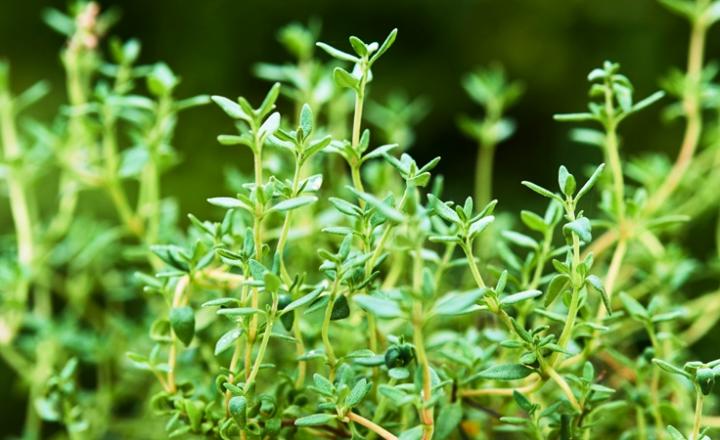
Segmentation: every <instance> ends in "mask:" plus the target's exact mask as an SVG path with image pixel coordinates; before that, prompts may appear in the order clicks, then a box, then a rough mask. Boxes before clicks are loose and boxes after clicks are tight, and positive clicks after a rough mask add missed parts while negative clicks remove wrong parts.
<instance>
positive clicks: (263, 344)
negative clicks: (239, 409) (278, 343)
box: [244, 293, 279, 393]
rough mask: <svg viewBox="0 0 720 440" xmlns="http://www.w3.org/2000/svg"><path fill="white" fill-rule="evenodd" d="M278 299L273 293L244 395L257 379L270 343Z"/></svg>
mask: <svg viewBox="0 0 720 440" xmlns="http://www.w3.org/2000/svg"><path fill="white" fill-rule="evenodd" d="M278 298H279V297H278V295H277V294H275V293H273V300H272V306H271V309H270V314H269V315H268V317H267V320H266V321H265V332H264V333H263V338H262V340H261V341H260V346H259V348H258V353H257V356H255V363H254V364H253V366H252V370H251V371H250V375H249V376H248V378H247V381H246V382H245V388H244V390H245V393H247V392H248V391H249V390H250V387H251V386H252V385H253V383H254V382H255V378H256V377H257V374H258V371H259V370H260V365H261V364H262V361H263V358H264V357H265V351H266V350H267V346H268V342H269V341H270V335H271V334H272V328H273V324H274V323H275V315H276V314H277V308H278Z"/></svg>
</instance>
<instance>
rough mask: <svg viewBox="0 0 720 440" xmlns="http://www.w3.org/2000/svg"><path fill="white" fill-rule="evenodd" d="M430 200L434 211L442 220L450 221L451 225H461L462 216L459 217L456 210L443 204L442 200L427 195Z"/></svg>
mask: <svg viewBox="0 0 720 440" xmlns="http://www.w3.org/2000/svg"><path fill="white" fill-rule="evenodd" d="M427 197H428V200H429V201H430V205H431V207H432V209H433V210H434V211H435V212H436V213H437V214H438V215H439V216H440V217H442V218H444V219H445V220H447V221H449V222H450V223H455V224H460V223H462V220H460V216H458V214H457V212H455V210H454V209H452V208H451V207H449V206H448V205H447V203H445V202H443V201H442V200H440V199H438V198H437V197H435V196H434V195H433V194H428V195H427Z"/></svg>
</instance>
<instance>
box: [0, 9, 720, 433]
mask: <svg viewBox="0 0 720 440" xmlns="http://www.w3.org/2000/svg"><path fill="white" fill-rule="evenodd" d="M661 3H662V4H663V5H664V6H666V7H667V8H668V9H670V10H671V11H672V12H674V13H676V14H678V15H680V16H682V17H684V19H686V20H687V21H688V22H689V23H690V29H691V32H690V42H689V50H688V63H687V69H686V70H685V71H673V72H671V73H670V74H669V75H667V76H665V77H664V79H663V80H662V87H663V89H664V90H665V92H657V93H654V94H651V95H650V96H648V97H642V98H641V99H637V98H636V97H635V94H634V91H633V86H632V84H631V82H630V80H629V79H628V78H627V77H626V76H625V75H623V74H622V73H620V66H619V65H618V64H616V63H613V62H605V63H604V64H603V65H602V66H600V67H598V68H596V69H594V70H592V72H590V74H589V75H588V81H589V90H590V92H589V103H588V107H587V110H586V111H585V112H581V113H563V114H559V115H557V116H556V119H557V120H558V121H566V122H571V123H573V124H574V125H575V128H574V129H573V130H572V132H571V135H572V137H573V138H574V139H575V140H577V141H579V142H581V143H585V144H590V145H591V146H594V147H596V148H597V150H598V151H599V153H600V154H597V155H596V156H597V159H592V160H588V162H589V163H588V167H587V169H583V170H573V171H575V174H573V173H571V172H570V171H569V170H568V169H567V168H566V167H564V166H559V167H558V168H559V169H558V173H557V185H553V186H552V187H548V188H546V187H543V186H540V185H537V184H535V183H531V182H527V181H525V182H522V186H521V184H520V182H518V190H519V191H520V190H524V191H527V195H528V197H533V198H536V199H535V200H542V201H543V203H544V204H545V208H544V210H542V211H541V212H533V211H530V210H522V211H520V212H519V213H507V212H502V204H499V205H498V202H497V201H496V200H493V199H492V191H491V182H492V171H493V167H492V158H493V153H494V151H495V149H496V148H497V147H498V145H499V144H500V143H501V142H502V141H503V140H505V139H506V138H507V137H509V136H511V135H512V134H513V131H514V130H515V126H514V123H513V122H512V120H511V119H510V118H509V117H508V116H507V113H508V111H509V110H510V109H511V106H512V104H513V103H514V102H515V101H516V100H517V99H521V95H522V91H523V86H522V85H521V84H520V83H519V82H516V81H513V80H510V79H508V78H507V77H506V75H505V73H504V72H503V70H502V68H500V67H499V66H493V67H491V68H488V69H479V70H478V71H476V72H474V73H472V74H470V75H468V76H467V77H466V78H465V79H464V80H463V81H462V85H463V87H464V88H465V89H466V90H467V92H468V95H469V97H470V98H471V99H472V100H473V101H475V102H476V103H477V104H478V105H479V106H480V107H481V111H480V112H479V113H480V116H479V117H477V116H463V117H461V118H460V119H459V120H458V123H459V127H460V129H461V130H462V131H463V132H464V133H465V134H467V135H468V136H469V137H471V138H472V139H474V140H475V141H476V142H477V144H478V160H477V163H476V166H475V167H474V173H475V176H476V179H475V185H474V188H472V189H470V190H468V192H469V193H470V192H471V193H473V196H471V197H468V198H467V199H465V200H463V201H460V202H453V201H450V200H446V198H445V197H444V196H443V180H442V178H441V177H440V176H435V175H433V174H431V172H432V171H433V169H434V168H435V167H436V165H437V164H438V162H439V160H440V158H439V157H438V158H436V159H433V160H431V161H429V162H428V163H417V162H416V161H415V160H414V159H413V158H412V157H411V156H410V155H409V154H408V153H407V152H406V151H407V149H408V147H409V145H411V144H412V141H413V139H414V132H413V126H414V124H417V123H419V122H420V121H421V120H422V118H423V117H424V116H425V115H426V113H427V103H426V102H425V101H423V100H421V99H418V100H409V99H408V98H406V97H403V96H401V95H392V96H391V97H390V99H389V100H388V101H387V102H386V103H384V104H381V103H378V102H373V101H370V95H369V92H370V86H371V84H372V83H373V82H376V81H382V59H383V58H384V57H388V56H391V53H392V51H389V50H390V49H391V47H392V45H393V44H394V43H395V40H396V37H397V35H398V32H397V30H393V31H391V32H390V33H389V34H388V35H387V37H386V38H385V39H383V40H382V41H379V42H373V43H366V42H364V41H362V40H361V39H359V38H357V37H350V40H349V47H348V48H336V47H333V46H330V45H328V44H325V43H323V42H318V41H317V40H318V38H319V27H318V26H317V25H315V24H312V23H311V24H310V25H309V26H307V27H306V26H301V25H298V24H292V25H289V26H287V27H285V28H283V29H282V31H281V32H280V34H279V36H280V41H281V42H282V43H283V44H284V45H285V46H286V47H287V49H288V51H289V52H290V53H291V55H292V56H293V57H294V60H295V61H294V62H293V63H290V64H283V65H272V64H259V65H258V66H256V73H257V74H258V75H259V76H260V77H262V78H264V79H267V80H269V81H271V82H274V84H273V85H272V86H271V87H269V91H268V92H267V94H266V96H265V98H264V99H263V100H262V101H261V102H259V103H250V102H249V101H248V100H246V99H245V98H242V97H240V98H238V99H234V98H226V97H222V96H211V97H206V96H199V97H194V98H189V99H182V100H177V99H176V98H174V96H173V91H174V89H175V87H176V86H177V84H178V81H179V79H178V77H176V76H175V75H174V74H173V73H172V71H171V70H170V69H169V67H167V66H166V65H165V64H162V63H159V64H155V65H151V66H137V65H135V61H136V60H137V58H138V54H139V49H140V47H139V44H138V43H137V42H136V41H134V40H131V41H127V42H119V41H116V40H110V44H109V48H110V55H111V58H110V59H109V60H105V59H104V58H103V57H102V55H101V52H100V50H99V39H100V37H102V36H103V35H104V34H105V33H106V30H107V28H108V26H109V25H110V24H111V22H112V20H113V17H114V16H113V15H112V14H111V13H106V14H100V13H99V9H98V7H97V6H96V5H95V4H94V3H81V4H78V5H77V6H76V8H75V9H74V10H73V11H72V14H71V15H70V16H68V15H64V14H61V13H59V12H56V11H52V12H48V13H47V14H46V20H47V22H48V23H49V24H50V25H51V26H52V27H53V28H55V29H57V30H58V31H60V32H61V33H63V34H65V35H66V36H67V37H68V43H67V45H66V47H65V49H64V50H63V53H62V61H63V65H64V67H65V69H66V71H67V87H68V99H69V102H68V105H67V106H64V107H63V108H61V109H60V111H59V112H58V116H57V118H56V119H55V120H53V121H51V122H50V123H43V122H39V121H35V120H32V119H29V118H24V117H23V116H24V114H23V113H22V111H23V110H24V109H25V108H26V107H27V106H29V105H31V104H33V103H34V102H35V101H37V100H38V99H40V98H41V97H42V95H43V94H44V93H45V91H46V86H45V85H44V83H40V84H38V85H36V86H33V87H32V88H30V89H29V90H27V91H25V92H22V93H20V94H13V93H12V92H11V91H10V86H9V75H8V72H9V69H8V67H7V64H6V63H3V64H1V65H0V133H1V134H2V147H3V150H2V151H3V153H2V159H3V161H2V168H1V169H0V170H1V171H0V172H1V175H2V177H3V185H4V188H6V190H7V195H8V199H9V207H10V213H11V215H12V219H13V221H14V226H15V229H14V233H13V234H11V235H10V236H9V237H8V238H7V240H8V241H7V243H8V245H7V246H4V247H3V254H2V260H0V264H1V265H0V280H2V285H3V286H4V287H3V296H2V309H1V312H2V314H1V315H0V344H1V345H0V349H1V350H2V351H1V353H2V356H3V359H4V361H5V362H6V363H7V364H8V365H9V366H11V367H12V368H13V369H14V370H15V371H16V374H17V376H18V378H19V379H21V380H22V382H23V384H24V385H25V386H26V389H27V393H28V411H27V417H26V421H25V431H24V433H23V438H28V439H34V438H41V437H43V438H44V437H45V436H47V435H51V433H52V435H56V436H59V437H61V438H62V437H64V436H67V437H70V438H78V439H80V438H115V437H114V436H119V437H120V438H165V437H180V438H194V437H195V438H200V437H209V438H223V439H225V438H228V439H229V438H240V439H256V438H257V439H273V438H297V439H304V438H317V437H321V438H368V439H371V438H384V439H398V438H399V439H402V440H409V439H425V440H428V439H471V438H472V439H486V438H531V439H545V438H548V439H555V438H559V439H591V438H592V439H595V438H596V439H608V438H623V439H624V438H627V439H631V438H639V439H672V440H676V439H693V440H698V439H703V438H705V439H709V438H711V437H710V435H711V432H712V431H711V430H710V429H711V428H715V427H720V418H718V417H716V416H712V415H710V414H712V410H715V409H716V408H715V400H716V399H715V398H714V396H713V394H712V391H713V385H714V382H715V378H716V377H717V376H720V359H719V360H704V361H697V360H692V359H694V357H693V353H692V352H691V351H690V350H689V346H691V345H692V344H693V343H694V342H696V341H698V340H699V339H700V338H702V337H703V336H704V335H706V334H707V333H708V332H710V331H711V330H713V328H714V327H715V324H716V323H717V321H718V318H719V317H720V314H718V312H720V291H718V287H717V276H716V273H715V272H713V271H714V270H715V269H714V268H713V264H714V262H713V261H696V260H694V259H692V258H690V257H689V251H688V249H687V244H686V243H685V242H686V235H687V231H688V230H689V229H690V228H692V226H693V224H694V223H695V222H697V221H698V220H699V219H703V218H707V217H708V216H711V215H713V214H716V213H717V211H718V200H719V198H720V195H719V194H718V188H720V173H718V169H719V168H718V167H719V166H720V136H719V135H718V134H719V133H720V130H719V128H720V119H719V116H720V93H718V90H719V89H718V87H717V85H716V84H714V83H713V82H712V81H713V78H714V76H715V74H716V73H717V72H716V70H717V68H716V66H714V65H712V64H707V63H706V62H705V61H704V47H705V42H706V36H707V32H708V30H709V28H710V27H711V26H712V25H713V24H714V23H715V22H716V21H718V20H720V1H714V2H711V1H710V0H697V1H693V0H662V1H661ZM375 74H377V77H375ZM143 84H144V85H145V86H143ZM582 92H583V91H581V90H579V91H577V93H582ZM665 93H667V95H669V96H668V97H665ZM146 95H147V96H146ZM658 101H661V103H663V104H665V105H666V106H667V107H666V110H665V115H666V116H667V118H668V119H678V120H680V121H681V123H682V124H684V135H683V137H682V140H681V141H680V147H679V151H678V152H677V158H676V159H675V160H674V161H671V160H668V159H667V158H666V157H665V156H664V155H662V154H659V153H648V154H647V155H646V156H644V157H640V158H632V159H629V158H623V157H622V155H621V146H622V136H621V134H622V126H623V125H625V124H632V123H633V122H632V121H633V118H632V116H633V115H634V113H637V112H640V111H642V110H643V109H644V108H646V107H648V106H650V105H653V104H655V105H659V104H656V103H657V102H658ZM211 102H212V103H214V105H216V106H217V108H218V112H217V113H218V115H219V116H220V114H221V113H222V114H224V115H225V117H227V118H228V122H229V123H228V134H221V135H219V136H218V142H219V143H220V144H222V145H225V146H228V147H223V148H237V149H242V150H241V151H244V156H242V157H243V158H245V159H246V160H248V161H251V162H252V165H253V166H252V174H251V175H249V176H245V175H243V174H242V173H241V172H234V173H231V174H230V175H229V176H228V186H229V189H228V191H227V192H226V193H224V194H212V195H208V196H211V197H209V198H208V202H209V203H210V205H212V206H213V210H212V211H210V212H212V213H213V214H212V215H209V216H208V218H202V219H201V218H198V217H196V216H194V215H192V214H189V215H188V221H189V227H188V228H187V230H182V228H180V227H179V224H181V222H180V219H179V218H178V216H177V215H176V212H177V209H176V208H175V207H174V205H173V204H172V202H171V201H170V200H166V199H163V197H162V192H161V187H160V180H161V179H160V176H161V174H162V173H163V172H164V171H166V170H167V169H168V168H169V167H170V166H172V165H173V164H174V163H176V161H177V155H176V154H175V152H174V151H173V149H172V146H171V144H172V134H173V129H174V128H175V125H176V121H177V115H178V113H179V112H180V111H181V110H184V109H186V108H188V107H192V106H195V105H202V104H209V103H211ZM287 104H290V105H287ZM276 105H277V106H276ZM278 109H280V110H278ZM558 110H565V109H558ZM628 117H629V118H628ZM626 118H628V121H625V120H626ZM366 120H368V121H371V122H372V123H373V124H374V125H376V126H378V128H379V130H375V132H373V133H371V131H370V130H369V129H368V128H366V126H367V124H366V122H365V121H366ZM621 123H622V124H621ZM520 128H522V127H520ZM600 156H602V159H600ZM593 161H596V163H593ZM552 166H553V167H555V165H552ZM469 169H473V167H472V166H471V167H469ZM468 172H473V171H468ZM48 187H53V188H54V187H57V191H56V197H55V196H53V197H51V198H53V202H54V203H57V207H56V208H55V209H52V210H47V209H45V210H43V209H40V208H39V206H41V205H40V204H39V202H38V199H39V198H42V197H47V190H46V188H48ZM55 199H56V200H55ZM105 205H107V206H112V207H113V208H114V209H115V211H116V213H117V215H116V217H115V220H108V217H107V215H103V214H105V213H104V212H103V210H102V209H100V208H98V206H105ZM535 205H536V204H535V203H533V206H535ZM716 235H717V236H716V237H714V239H715V240H716V241H717V242H718V247H719V248H720V221H718V226H717V234H716ZM710 239H711V238H710V237H708V240H710ZM10 243H13V244H10ZM108 248H112V249H113V252H103V251H104V250H105V249H108ZM693 276H695V277H698V276H700V277H704V280H705V281H706V283H705V284H706V285H708V286H709V288H708V291H699V292H697V291H695V290H694V289H695V287H694V286H696V285H697V283H693V284H690V283H688V281H689V280H690V278H691V277H693ZM151 384H152V385H151ZM44 424H45V425H44ZM60 428H62V429H60Z"/></svg>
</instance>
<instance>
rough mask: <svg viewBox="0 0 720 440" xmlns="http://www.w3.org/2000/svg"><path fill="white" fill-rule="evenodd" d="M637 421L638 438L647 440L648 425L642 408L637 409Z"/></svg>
mask: <svg viewBox="0 0 720 440" xmlns="http://www.w3.org/2000/svg"><path fill="white" fill-rule="evenodd" d="M635 421H636V422H637V431H638V438H639V439H640V440H647V424H646V423H645V411H643V409H642V407H640V406H636V407H635Z"/></svg>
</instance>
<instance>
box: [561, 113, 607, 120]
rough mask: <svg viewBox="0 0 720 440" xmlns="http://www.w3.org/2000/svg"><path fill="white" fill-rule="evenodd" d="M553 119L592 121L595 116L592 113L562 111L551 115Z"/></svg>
mask: <svg viewBox="0 0 720 440" xmlns="http://www.w3.org/2000/svg"><path fill="white" fill-rule="evenodd" d="M553 119H555V120H556V121H560V122H585V121H594V120H596V119H597V118H596V117H595V115H593V114H592V113H562V114H557V115H553Z"/></svg>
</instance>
